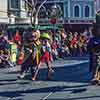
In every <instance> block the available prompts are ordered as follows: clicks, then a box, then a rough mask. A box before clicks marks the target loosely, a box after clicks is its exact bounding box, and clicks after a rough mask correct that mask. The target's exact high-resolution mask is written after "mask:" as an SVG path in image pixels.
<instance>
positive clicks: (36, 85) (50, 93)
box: [0, 57, 100, 100]
mask: <svg viewBox="0 0 100 100" xmlns="http://www.w3.org/2000/svg"><path fill="white" fill-rule="evenodd" d="M17 69H18V68H17V67H15V68H0V100H100V87H99V86H95V85H91V84H90V83H89V82H90V80H91V75H90V73H89V60H88V57H73V58H67V59H65V60H58V61H55V62H54V70H55V73H54V77H53V79H52V80H51V81H48V80H47V79H46V75H47V68H46V66H45V65H42V68H41V70H40V72H39V75H38V78H37V80H36V81H32V80H30V79H29V78H28V77H27V78H26V79H24V80H21V79H17V75H18V74H17V72H16V70H17Z"/></svg>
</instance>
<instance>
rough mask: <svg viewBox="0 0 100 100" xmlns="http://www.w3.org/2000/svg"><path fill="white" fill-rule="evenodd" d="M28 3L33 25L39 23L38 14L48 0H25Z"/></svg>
mask: <svg viewBox="0 0 100 100" xmlns="http://www.w3.org/2000/svg"><path fill="white" fill-rule="evenodd" d="M24 1H25V2H26V4H27V10H28V12H29V13H30V19H31V24H32V25H38V14H39V11H40V9H41V8H42V7H43V5H44V4H45V3H46V2H47V0H41V1H42V2H41V3H40V2H39V1H40V0H24Z"/></svg>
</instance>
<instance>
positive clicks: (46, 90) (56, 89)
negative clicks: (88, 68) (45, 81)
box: [0, 86, 86, 100]
mask: <svg viewBox="0 0 100 100" xmlns="http://www.w3.org/2000/svg"><path fill="white" fill-rule="evenodd" d="M78 87H79V86H78ZM80 87H81V86H80ZM83 87H84V88H83ZM75 88H77V87H75ZM82 88H83V90H84V91H86V88H85V86H82ZM74 90H76V89H71V88H70V87H68V86H53V87H45V88H39V89H30V90H28V89H27V90H21V91H20V90H19V91H18V90H17V91H4V92H0V96H1V97H10V98H13V97H19V96H25V95H27V94H30V93H50V92H52V93H55V92H63V91H70V92H72V91H74ZM81 90H82V89H81ZM56 100H59V99H56ZM66 100H67V99H66Z"/></svg>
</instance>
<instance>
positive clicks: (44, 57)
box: [32, 33, 54, 80]
mask: <svg viewBox="0 0 100 100" xmlns="http://www.w3.org/2000/svg"><path fill="white" fill-rule="evenodd" d="M40 38H41V42H42V46H41V57H40V59H39V63H38V66H37V69H36V72H35V74H34V76H33V78H32V80H35V79H36V77H37V74H38V71H39V69H40V66H41V63H42V62H44V63H45V64H46V65H47V67H48V75H47V76H48V77H47V78H48V79H52V74H53V72H54V71H53V69H52V63H51V62H52V55H51V45H50V43H49V40H50V36H49V35H48V33H44V34H42V35H41V37H40Z"/></svg>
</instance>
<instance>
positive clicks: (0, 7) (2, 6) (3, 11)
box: [0, 0, 9, 24]
mask: <svg viewBox="0 0 100 100" xmlns="http://www.w3.org/2000/svg"><path fill="white" fill-rule="evenodd" d="M6 23H9V18H8V13H7V0H0V24H6Z"/></svg>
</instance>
